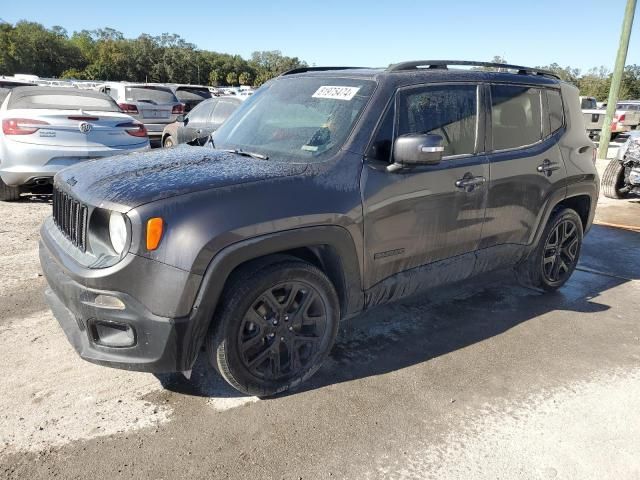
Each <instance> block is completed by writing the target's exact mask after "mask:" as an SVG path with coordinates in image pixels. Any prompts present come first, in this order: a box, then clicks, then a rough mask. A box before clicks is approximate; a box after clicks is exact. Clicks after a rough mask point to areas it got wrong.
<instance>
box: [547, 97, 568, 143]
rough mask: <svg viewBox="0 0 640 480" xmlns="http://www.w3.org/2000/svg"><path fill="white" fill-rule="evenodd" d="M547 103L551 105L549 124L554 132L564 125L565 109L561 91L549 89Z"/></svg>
mask: <svg viewBox="0 0 640 480" xmlns="http://www.w3.org/2000/svg"><path fill="white" fill-rule="evenodd" d="M547 104H548V105H549V125H550V126H551V133H553V132H555V131H556V130H559V129H560V128H562V126H563V125H564V109H563V107H562V97H561V96H560V92H558V91H557V90H547Z"/></svg>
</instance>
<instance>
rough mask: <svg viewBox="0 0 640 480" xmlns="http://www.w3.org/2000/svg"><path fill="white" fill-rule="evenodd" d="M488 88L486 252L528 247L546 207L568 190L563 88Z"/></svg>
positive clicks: (483, 237)
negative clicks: (560, 142) (504, 247)
mask: <svg viewBox="0 0 640 480" xmlns="http://www.w3.org/2000/svg"><path fill="white" fill-rule="evenodd" d="M485 88H486V89H487V93H488V98H489V100H490V108H489V109H488V110H489V113H490V122H489V128H488V142H489V150H490V151H489V153H488V156H489V161H490V165H491V182H490V184H489V192H488V203H487V214H486V219H485V224H484V227H483V235H482V242H481V248H483V249H486V248H488V247H494V246H499V245H510V244H511V245H527V244H529V243H530V242H531V241H532V240H533V236H534V234H535V230H536V228H537V226H538V223H539V222H540V219H541V217H542V214H543V211H544V208H545V207H546V206H547V204H548V203H549V202H550V201H551V200H552V199H554V198H555V197H556V196H558V195H559V196H560V197H564V195H563V192H565V190H566V189H565V188H564V183H565V179H566V170H565V166H564V163H563V160H562V156H561V153H560V148H559V147H558V140H559V137H560V136H561V135H562V133H563V132H564V125H565V123H564V114H563V107H562V97H561V94H560V90H559V89H544V88H540V87H534V86H528V85H513V84H509V85H502V84H501V85H497V84H496V85H487V86H485ZM550 112H553V115H551V114H550ZM504 260H505V262H508V261H510V260H509V259H506V258H505V259H504Z"/></svg>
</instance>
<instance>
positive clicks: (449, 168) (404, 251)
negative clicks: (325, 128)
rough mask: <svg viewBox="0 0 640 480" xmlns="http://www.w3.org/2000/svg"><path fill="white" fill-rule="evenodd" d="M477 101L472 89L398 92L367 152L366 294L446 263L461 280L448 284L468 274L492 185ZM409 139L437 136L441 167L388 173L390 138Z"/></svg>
mask: <svg viewBox="0 0 640 480" xmlns="http://www.w3.org/2000/svg"><path fill="white" fill-rule="evenodd" d="M479 96H480V91H479V87H478V85H477V84H443V85H423V86H415V87H409V88H403V89H400V90H399V91H398V93H397V95H396V101H395V103H394V104H393V105H392V106H391V107H390V109H389V111H388V112H387V114H386V117H385V118H384V119H383V121H382V123H381V125H380V127H379V129H378V133H377V134H376V137H375V138H374V140H373V142H372V145H371V147H370V148H369V151H368V153H367V159H366V160H367V161H366V164H365V168H364V171H363V176H362V186H361V188H362V191H363V205H364V225H365V244H366V248H365V252H366V259H365V265H366V267H365V268H366V271H367V274H366V282H365V283H366V288H370V287H371V286H373V285H375V284H376V283H378V282H380V281H381V280H384V279H385V278H387V277H390V276H392V275H394V274H396V273H399V272H403V271H406V270H409V269H412V268H415V267H419V266H422V265H427V264H430V263H433V262H438V261H440V260H444V259H449V258H451V257H457V258H458V260H459V262H462V263H456V265H458V267H454V268H452V269H451V270H450V271H449V272H447V275H448V274H449V273H450V272H453V274H454V275H456V276H459V277H456V278H450V277H449V276H447V279H448V280H455V279H459V278H464V277H465V276H467V275H469V274H470V272H471V271H472V270H473V268H474V263H475V256H474V255H473V252H475V250H476V249H477V248H478V245H479V243H480V238H481V231H482V223H483V221H484V209H485V203H486V196H487V188H486V187H487V184H488V180H489V165H488V162H487V159H486V156H485V155H484V153H483V152H484V134H483V133H482V132H483V130H482V128H483V123H484V122H482V113H481V112H482V109H481V108H480V103H479ZM394 111H395V112H396V115H395V117H394ZM394 118H395V119H394ZM407 133H435V134H438V135H441V136H442V137H443V138H444V145H445V152H444V157H443V159H442V161H441V162H440V163H439V164H437V165H422V166H414V167H411V168H405V169H402V170H400V171H398V172H389V171H387V170H386V167H387V166H388V165H389V163H392V162H393V158H392V145H393V141H394V139H395V138H396V137H397V136H399V135H403V134H407ZM461 181H462V182H467V181H473V182H475V185H472V184H470V183H468V184H466V185H465V184H463V183H460V182H461ZM465 254H467V255H465ZM454 263H455V262H454ZM452 265H453V264H452ZM432 276H433V275H432ZM436 276H437V275H436ZM434 280H435V281H436V283H437V280H438V279H434Z"/></svg>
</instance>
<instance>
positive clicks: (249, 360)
mask: <svg viewBox="0 0 640 480" xmlns="http://www.w3.org/2000/svg"><path fill="white" fill-rule="evenodd" d="M339 319H340V305H339V302H338V296H337V294H336V291H335V289H334V287H333V285H332V284H331V282H330V281H329V279H328V278H327V277H326V275H324V273H322V271H320V270H319V269H318V268H316V267H314V266H313V265H310V264H308V263H306V262H302V261H300V260H297V259H294V258H289V257H278V258H276V259H275V260H274V261H273V262H267V263H259V264H253V265H250V268H241V269H240V270H239V271H238V272H236V273H235V274H234V275H233V278H231V279H230V283H229V285H228V286H227V287H226V288H225V293H224V294H223V298H222V304H221V307H220V309H219V311H218V312H217V314H216V318H215V319H214V322H215V323H214V324H212V327H211V329H210V332H209V334H208V336H207V342H206V347H207V356H208V358H209V362H210V363H211V365H212V366H213V367H214V368H215V369H216V370H217V371H218V372H219V373H220V375H222V377H223V378H224V379H225V380H226V381H227V382H228V383H229V384H230V385H232V386H233V387H234V388H236V389H237V390H239V391H240V392H242V393H245V394H248V395H257V396H270V395H275V394H277V393H281V392H284V391H286V390H289V389H291V388H294V387H296V386H298V385H299V384H300V383H302V382H303V381H305V380H306V379H308V378H309V377H311V376H312V375H313V374H314V373H315V372H316V371H317V370H318V369H319V368H320V366H321V365H322V363H323V362H324V360H325V359H326V357H327V356H328V354H329V352H330V350H331V347H332V346H333V342H334V340H335V337H336V334H337V332H338V323H339Z"/></svg>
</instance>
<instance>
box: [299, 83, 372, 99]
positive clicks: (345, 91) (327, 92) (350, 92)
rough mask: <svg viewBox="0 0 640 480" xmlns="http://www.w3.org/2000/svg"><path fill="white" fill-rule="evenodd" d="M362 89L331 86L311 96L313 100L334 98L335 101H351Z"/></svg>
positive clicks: (323, 87) (320, 89) (324, 87)
mask: <svg viewBox="0 0 640 480" xmlns="http://www.w3.org/2000/svg"><path fill="white" fill-rule="evenodd" d="M358 90H360V87H333V86H331V85H323V86H322V87H320V88H319V89H318V90H316V93H314V94H313V95H311V96H312V97H313V98H332V99H334V100H351V99H352V98H353V97H355V96H356V93H358Z"/></svg>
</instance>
